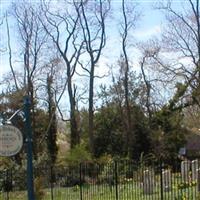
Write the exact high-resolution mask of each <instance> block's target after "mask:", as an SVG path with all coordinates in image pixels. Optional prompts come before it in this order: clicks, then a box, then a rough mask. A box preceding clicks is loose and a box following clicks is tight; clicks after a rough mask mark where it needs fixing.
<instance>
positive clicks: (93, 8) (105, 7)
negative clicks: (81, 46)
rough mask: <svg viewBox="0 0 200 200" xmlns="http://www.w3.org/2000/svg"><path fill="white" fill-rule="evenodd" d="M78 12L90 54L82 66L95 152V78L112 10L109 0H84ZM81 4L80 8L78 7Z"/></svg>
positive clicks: (89, 130) (90, 137)
mask: <svg viewBox="0 0 200 200" xmlns="http://www.w3.org/2000/svg"><path fill="white" fill-rule="evenodd" d="M75 5H76V8H77V9H76V10H77V13H78V14H79V15H80V20H79V23H80V25H81V27H82V33H83V38H84V43H85V46H86V51H87V53H88V55H89V63H88V65H87V66H83V65H82V68H83V69H84V70H85V71H86V72H87V73H88V76H89V97H88V99H89V121H88V127H89V129H88V134H89V146H90V151H91V152H94V80H95V68H96V66H97V63H98V61H99V59H100V56H101V54H102V50H103V48H104V47H105V45H106V27H105V20H106V17H107V15H108V12H109V10H110V1H109V0H105V1H103V0H100V1H91V2H90V1H87V2H85V1H83V0H81V3H80V4H75ZM78 5H80V9H79V7H78Z"/></svg>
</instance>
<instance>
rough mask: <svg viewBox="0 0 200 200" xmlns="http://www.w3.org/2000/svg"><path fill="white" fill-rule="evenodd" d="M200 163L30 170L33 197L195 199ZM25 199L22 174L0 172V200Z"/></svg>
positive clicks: (62, 199) (126, 163)
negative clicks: (32, 177)
mask: <svg viewBox="0 0 200 200" xmlns="http://www.w3.org/2000/svg"><path fill="white" fill-rule="evenodd" d="M199 164H200V163H199V162H198V161H197V160H194V161H182V162H178V163H177V164H174V165H173V166H170V165H166V164H164V163H153V162H151V163H150V162H148V163H144V162H142V163H136V162H133V161H130V160H126V161H115V162H111V163H107V164H98V163H82V164H80V165H79V166H76V167H68V168H61V167H59V168H53V167H49V166H47V167H43V168H37V169H34V177H35V180H34V184H35V195H36V199H37V200H40V199H45V200H140V199H141V200H156V199H157V200H183V199H184V200H198V199H200V196H199V191H200V171H199V166H200V165H199ZM18 199H19V200H25V199H27V196H26V173H25V171H23V170H18V171H16V170H6V171H1V172H0V200H18Z"/></svg>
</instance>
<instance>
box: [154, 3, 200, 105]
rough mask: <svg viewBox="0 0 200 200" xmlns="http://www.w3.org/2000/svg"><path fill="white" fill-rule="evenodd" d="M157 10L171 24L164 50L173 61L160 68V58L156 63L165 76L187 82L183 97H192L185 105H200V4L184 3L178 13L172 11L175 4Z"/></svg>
mask: <svg viewBox="0 0 200 200" xmlns="http://www.w3.org/2000/svg"><path fill="white" fill-rule="evenodd" d="M157 8H158V9H160V10H162V11H164V12H165V14H166V19H167V22H168V24H167V28H166V29H165V30H164V32H163V36H162V42H161V47H162V49H163V50H164V51H165V53H166V54H169V57H170V58H168V59H167V60H168V64H167V65H161V64H160V60H159V59H157V58H158V57H157V58H156V59H157V61H158V63H159V65H160V66H161V67H162V68H163V69H164V70H163V71H164V72H165V73H171V74H172V76H175V77H176V79H177V80H179V81H180V82H181V81H182V82H183V81H184V85H185V87H184V92H182V97H183V95H185V94H188V93H190V94H191V95H190V97H191V98H190V99H186V100H185V101H188V100H189V101H192V102H193V103H195V104H198V105H200V104H199V102H200V101H199V94H200V81H199V78H200V19H199V17H200V13H199V0H187V1H184V2H182V7H180V9H179V10H177V9H175V8H174V7H173V1H168V2H167V3H166V4H165V3H160V4H159V5H158V6H157ZM165 57H166V56H165ZM185 96H187V95H185Z"/></svg>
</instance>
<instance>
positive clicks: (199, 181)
mask: <svg viewBox="0 0 200 200" xmlns="http://www.w3.org/2000/svg"><path fill="white" fill-rule="evenodd" d="M197 190H198V192H200V169H197Z"/></svg>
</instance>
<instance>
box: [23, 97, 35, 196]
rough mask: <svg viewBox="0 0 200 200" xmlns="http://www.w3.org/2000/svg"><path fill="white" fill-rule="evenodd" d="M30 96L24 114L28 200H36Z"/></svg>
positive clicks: (25, 101) (25, 98) (26, 99)
mask: <svg viewBox="0 0 200 200" xmlns="http://www.w3.org/2000/svg"><path fill="white" fill-rule="evenodd" d="M30 105H31V102H30V98H29V96H25V97H24V115H25V119H26V121H25V125H26V142H27V184H28V200H35V197H34V185H33V155H32V149H33V148H32V145H33V144H32V129H31V120H30Z"/></svg>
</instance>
